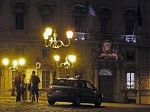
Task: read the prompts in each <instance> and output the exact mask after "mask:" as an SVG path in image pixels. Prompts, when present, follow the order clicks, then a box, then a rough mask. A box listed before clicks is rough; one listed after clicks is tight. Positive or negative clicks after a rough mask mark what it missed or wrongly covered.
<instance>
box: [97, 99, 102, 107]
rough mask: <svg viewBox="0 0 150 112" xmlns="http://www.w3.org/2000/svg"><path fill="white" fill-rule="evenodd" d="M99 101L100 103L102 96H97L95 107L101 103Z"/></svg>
mask: <svg viewBox="0 0 150 112" xmlns="http://www.w3.org/2000/svg"><path fill="white" fill-rule="evenodd" d="M101 103H102V98H101V97H99V98H98V99H97V101H96V103H95V106H96V107H99V106H100V105H101Z"/></svg>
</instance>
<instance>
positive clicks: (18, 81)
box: [14, 73, 21, 102]
mask: <svg viewBox="0 0 150 112" xmlns="http://www.w3.org/2000/svg"><path fill="white" fill-rule="evenodd" d="M14 85H15V88H16V102H20V101H21V87H20V85H21V73H18V74H17V76H16V78H15V79H14Z"/></svg>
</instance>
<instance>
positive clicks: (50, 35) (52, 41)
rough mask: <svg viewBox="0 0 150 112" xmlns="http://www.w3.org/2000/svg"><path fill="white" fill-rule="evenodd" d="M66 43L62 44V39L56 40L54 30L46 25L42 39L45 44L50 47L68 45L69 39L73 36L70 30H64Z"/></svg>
mask: <svg viewBox="0 0 150 112" xmlns="http://www.w3.org/2000/svg"><path fill="white" fill-rule="evenodd" d="M66 35H67V39H68V44H64V42H63V41H62V40H57V37H58V36H57V33H56V30H53V29H52V28H50V27H48V28H46V29H45V31H44V34H43V36H44V40H45V46H46V47H51V48H60V47H62V46H64V47H67V46H69V45H70V39H71V38H72V37H73V32H72V31H67V32H66Z"/></svg>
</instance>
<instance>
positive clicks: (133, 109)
mask: <svg viewBox="0 0 150 112" xmlns="http://www.w3.org/2000/svg"><path fill="white" fill-rule="evenodd" d="M0 112H150V105H137V104H119V103H103V104H102V106H101V107H99V108H95V107H94V105H91V104H84V105H83V104H81V106H78V107H74V106H73V105H72V104H71V103H61V102H60V103H56V105H54V106H51V105H49V104H48V103H47V101H46V100H45V99H44V100H40V101H39V103H30V101H25V102H17V103H16V102H15V99H14V98H12V99H8V98H2V97H0Z"/></svg>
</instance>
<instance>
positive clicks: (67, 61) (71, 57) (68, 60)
mask: <svg viewBox="0 0 150 112" xmlns="http://www.w3.org/2000/svg"><path fill="white" fill-rule="evenodd" d="M54 60H55V61H56V65H57V67H64V68H65V74H66V76H67V77H69V75H70V74H68V69H69V68H72V67H73V63H74V62H75V61H76V56H75V55H68V56H67V57H66V58H65V62H59V60H60V56H59V55H55V56H54Z"/></svg>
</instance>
